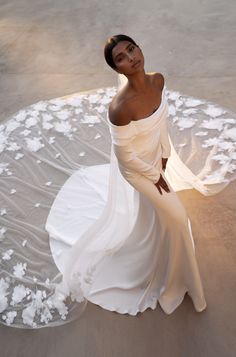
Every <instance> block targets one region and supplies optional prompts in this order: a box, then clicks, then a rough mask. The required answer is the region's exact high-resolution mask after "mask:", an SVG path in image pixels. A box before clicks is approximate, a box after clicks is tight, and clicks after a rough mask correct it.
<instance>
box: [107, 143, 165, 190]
mask: <svg viewBox="0 0 236 357" xmlns="http://www.w3.org/2000/svg"><path fill="white" fill-rule="evenodd" d="M113 147H114V152H115V155H116V157H117V159H118V161H119V162H120V163H121V165H122V166H123V167H124V168H125V169H128V170H131V171H135V172H137V173H138V174H140V175H143V176H145V177H146V178H148V179H149V180H151V181H153V183H156V182H158V181H159V178H160V171H159V170H158V169H157V168H156V167H154V166H152V165H150V164H148V163H147V162H145V161H143V160H142V159H140V158H139V157H138V155H137V154H136V153H135V151H134V148H133V146H132V143H131V142H130V143H128V144H126V145H122V146H120V145H115V144H113Z"/></svg>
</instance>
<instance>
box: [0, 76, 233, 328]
mask: <svg viewBox="0 0 236 357" xmlns="http://www.w3.org/2000/svg"><path fill="white" fill-rule="evenodd" d="M118 81H119V82H118V88H117V87H107V88H99V89H94V90H91V91H87V92H80V93H75V94H72V95H69V96H66V97H61V98H56V99H51V100H48V101H40V102H38V103H36V104H33V105H31V106H28V107H26V108H24V109H22V110H20V111H19V112H18V113H16V114H15V115H13V116H12V117H10V118H8V119H6V120H5V121H3V122H2V123H1V125H0V155H1V161H0V162H1V163H0V185H1V192H0V203H1V208H0V249H1V276H0V319H1V320H0V321H1V322H2V323H3V324H6V325H10V326H13V327H20V328H40V327H44V326H57V325H60V324H64V323H67V322H69V321H72V320H73V319H77V318H79V316H80V315H81V314H82V313H83V311H84V309H85V308H86V304H87V297H88V295H89V291H90V287H91V284H92V281H93V279H96V271H97V269H98V268H99V264H101V263H102V261H103V259H106V258H107V257H108V256H111V255H112V254H114V253H115V252H116V251H117V250H118V249H120V247H121V246H122V245H123V243H124V242H125V240H126V239H128V237H129V235H130V234H131V232H132V228H133V226H134V224H135V222H136V220H137V215H138V210H139V205H140V196H139V194H138V192H137V191H136V190H134V189H133V187H132V186H131V185H130V184H129V183H128V182H127V181H125V180H124V178H123V177H122V175H121V174H120V172H119V169H118V165H117V159H116V157H115V155H114V152H113V149H112V145H111V137H110V131H109V125H108V123H107V108H108V104H109V103H110V101H111V99H112V97H113V96H114V94H116V92H117V89H120V88H121V87H122V86H123V85H124V84H125V83H126V82H125V81H126V77H125V78H124V76H123V77H122V75H119V76H118ZM166 93H167V97H168V103H169V118H168V126H169V138H170V142H171V156H170V158H169V160H168V164H167V168H166V177H167V178H168V180H169V182H170V183H171V185H172V187H173V188H174V190H175V191H178V190H182V189H191V188H194V189H196V190H198V191H199V192H201V193H202V194H203V195H213V194H216V193H217V192H220V191H221V190H222V189H223V188H224V187H225V186H227V185H228V184H229V182H231V181H232V180H234V179H235V177H236V152H235V141H236V128H235V123H236V114H235V113H233V112H231V111H229V110H228V109H226V108H222V107H219V106H218V105H217V104H214V103H210V102H206V101H204V100H202V99H197V98H193V97H189V96H187V95H184V94H181V93H179V92H174V91H171V90H167V91H166ZM120 222H122V224H120ZM117 227H119V229H120V231H119V235H117ZM74 232H77V234H76V235H75V234H74Z"/></svg>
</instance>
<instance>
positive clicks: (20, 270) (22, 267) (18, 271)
mask: <svg viewBox="0 0 236 357" xmlns="http://www.w3.org/2000/svg"><path fill="white" fill-rule="evenodd" d="M26 268H27V263H17V264H16V265H15V266H14V267H13V274H14V275H15V276H16V277H17V278H23V276H24V275H25V271H26Z"/></svg>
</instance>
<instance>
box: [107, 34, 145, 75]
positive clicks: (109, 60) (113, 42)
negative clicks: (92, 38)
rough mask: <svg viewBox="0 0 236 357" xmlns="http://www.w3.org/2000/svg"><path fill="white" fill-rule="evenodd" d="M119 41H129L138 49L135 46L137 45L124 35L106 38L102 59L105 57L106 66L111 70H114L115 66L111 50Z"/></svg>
mask: <svg viewBox="0 0 236 357" xmlns="http://www.w3.org/2000/svg"><path fill="white" fill-rule="evenodd" d="M121 41H129V42H131V43H132V44H133V45H135V46H137V47H139V46H138V45H137V43H136V42H135V41H134V40H133V39H132V38H131V37H129V36H126V35H115V36H112V37H110V38H108V40H107V42H106V44H105V47H104V57H105V60H106V62H107V64H108V65H109V66H110V67H111V68H113V69H116V65H115V63H114V61H113V57H112V50H113V48H114V47H115V46H116V45H117V44H118V43H119V42H121Z"/></svg>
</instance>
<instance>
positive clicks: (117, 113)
mask: <svg viewBox="0 0 236 357" xmlns="http://www.w3.org/2000/svg"><path fill="white" fill-rule="evenodd" d="M108 115H109V119H110V121H111V123H112V124H114V125H117V126H122V125H128V124H129V123H130V120H131V111H130V108H129V105H128V103H127V101H125V100H122V99H121V98H119V96H118V97H116V98H113V100H112V102H111V103H110V105H109V108H108Z"/></svg>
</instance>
